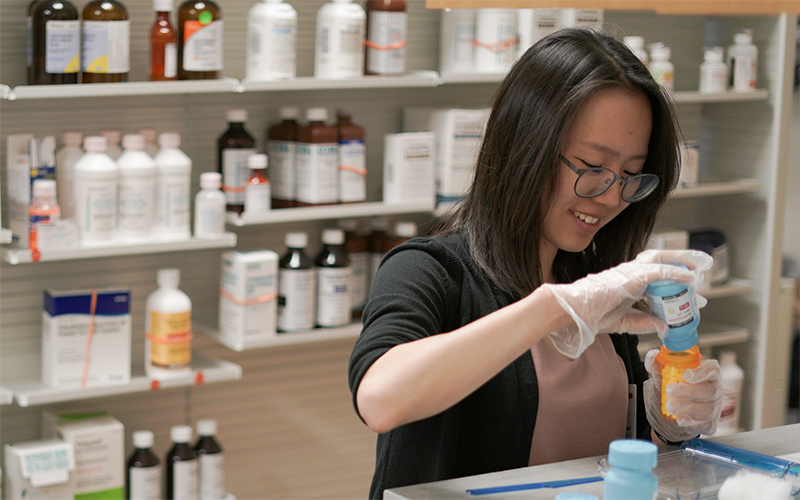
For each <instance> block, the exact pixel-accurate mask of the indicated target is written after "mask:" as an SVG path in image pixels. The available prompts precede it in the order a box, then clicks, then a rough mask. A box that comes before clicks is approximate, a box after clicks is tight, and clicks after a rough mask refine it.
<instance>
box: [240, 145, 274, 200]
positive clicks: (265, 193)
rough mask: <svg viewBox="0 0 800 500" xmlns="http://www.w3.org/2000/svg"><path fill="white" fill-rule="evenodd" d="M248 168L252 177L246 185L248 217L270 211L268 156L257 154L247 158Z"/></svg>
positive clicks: (245, 196) (245, 197) (249, 177)
mask: <svg viewBox="0 0 800 500" xmlns="http://www.w3.org/2000/svg"><path fill="white" fill-rule="evenodd" d="M247 168H248V169H250V175H249V176H248V177H247V182H245V185H244V213H245V214H247V215H256V214H263V213H264V212H267V211H269V209H270V198H271V196H270V192H269V181H268V180H267V175H266V173H265V170H266V169H267V155H265V154H255V155H250V156H248V157H247Z"/></svg>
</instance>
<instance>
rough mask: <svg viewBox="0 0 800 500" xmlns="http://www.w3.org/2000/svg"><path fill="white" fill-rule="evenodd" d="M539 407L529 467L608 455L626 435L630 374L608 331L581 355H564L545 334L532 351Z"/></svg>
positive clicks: (599, 336) (598, 336)
mask: <svg viewBox="0 0 800 500" xmlns="http://www.w3.org/2000/svg"><path fill="white" fill-rule="evenodd" d="M531 354H533V363H534V366H535V367H536V377H537V379H538V385H539V410H538V413H537V414H536V425H535V427H534V430H533V440H532V442H531V454H530V457H529V458H528V465H540V464H547V463H553V462H561V461H563V460H572V459H575V458H584V457H591V456H594V455H604V454H606V453H608V445H609V444H610V443H611V441H613V440H615V439H622V438H624V437H625V425H626V421H627V414H628V376H627V373H626V370H625V364H624V363H623V362H622V359H621V358H620V357H619V356H618V355H617V353H616V351H615V350H614V344H613V343H612V342H611V337H609V336H608V334H602V335H597V337H596V339H595V341H594V343H593V344H592V345H590V346H589V347H588V348H587V349H586V350H585V351H584V352H583V354H581V356H580V357H579V358H578V359H575V360H570V359H568V358H566V357H564V356H562V355H561V354H560V353H559V352H558V351H556V349H555V348H554V347H553V344H552V343H551V342H550V340H549V339H548V338H547V337H545V338H544V339H542V340H541V341H540V342H538V343H537V344H536V345H534V346H533V348H532V349H531Z"/></svg>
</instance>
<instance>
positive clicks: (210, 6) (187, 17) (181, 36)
mask: <svg viewBox="0 0 800 500" xmlns="http://www.w3.org/2000/svg"><path fill="white" fill-rule="evenodd" d="M222 51H223V20H222V9H221V8H220V7H219V5H217V4H216V3H215V2H214V1H213V0H187V1H185V2H183V4H181V6H180V8H179V9H178V80H213V79H215V78H220V77H221V76H222Z"/></svg>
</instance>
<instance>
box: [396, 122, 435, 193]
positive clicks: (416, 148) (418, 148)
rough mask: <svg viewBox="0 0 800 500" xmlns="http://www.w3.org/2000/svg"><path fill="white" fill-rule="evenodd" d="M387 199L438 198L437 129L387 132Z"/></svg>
mask: <svg viewBox="0 0 800 500" xmlns="http://www.w3.org/2000/svg"><path fill="white" fill-rule="evenodd" d="M383 146H384V147H383V201H384V202H385V203H393V204H395V203H396V204H402V203H429V204H430V206H431V208H433V207H434V204H435V201H436V135H435V134H434V133H433V132H404V133H400V134H386V135H385V136H384V145H383Z"/></svg>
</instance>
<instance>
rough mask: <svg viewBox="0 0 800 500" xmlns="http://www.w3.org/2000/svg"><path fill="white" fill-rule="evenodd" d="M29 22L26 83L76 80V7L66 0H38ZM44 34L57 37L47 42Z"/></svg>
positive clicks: (78, 52) (78, 42) (78, 32)
mask: <svg viewBox="0 0 800 500" xmlns="http://www.w3.org/2000/svg"><path fill="white" fill-rule="evenodd" d="M31 22H32V25H31V51H32V53H31V56H32V58H33V59H32V61H31V81H30V83H31V84H33V85H43V84H57V83H78V71H80V56H81V22H80V21H79V20H78V9H77V8H75V6H74V5H73V4H72V3H70V2H68V1H67V0H42V1H40V2H37V3H36V5H35V6H34V9H33V15H32V19H31ZM48 33H49V35H48ZM48 36H50V37H51V38H53V39H56V40H58V41H57V42H51V43H50V44H48V43H47V39H48Z"/></svg>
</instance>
